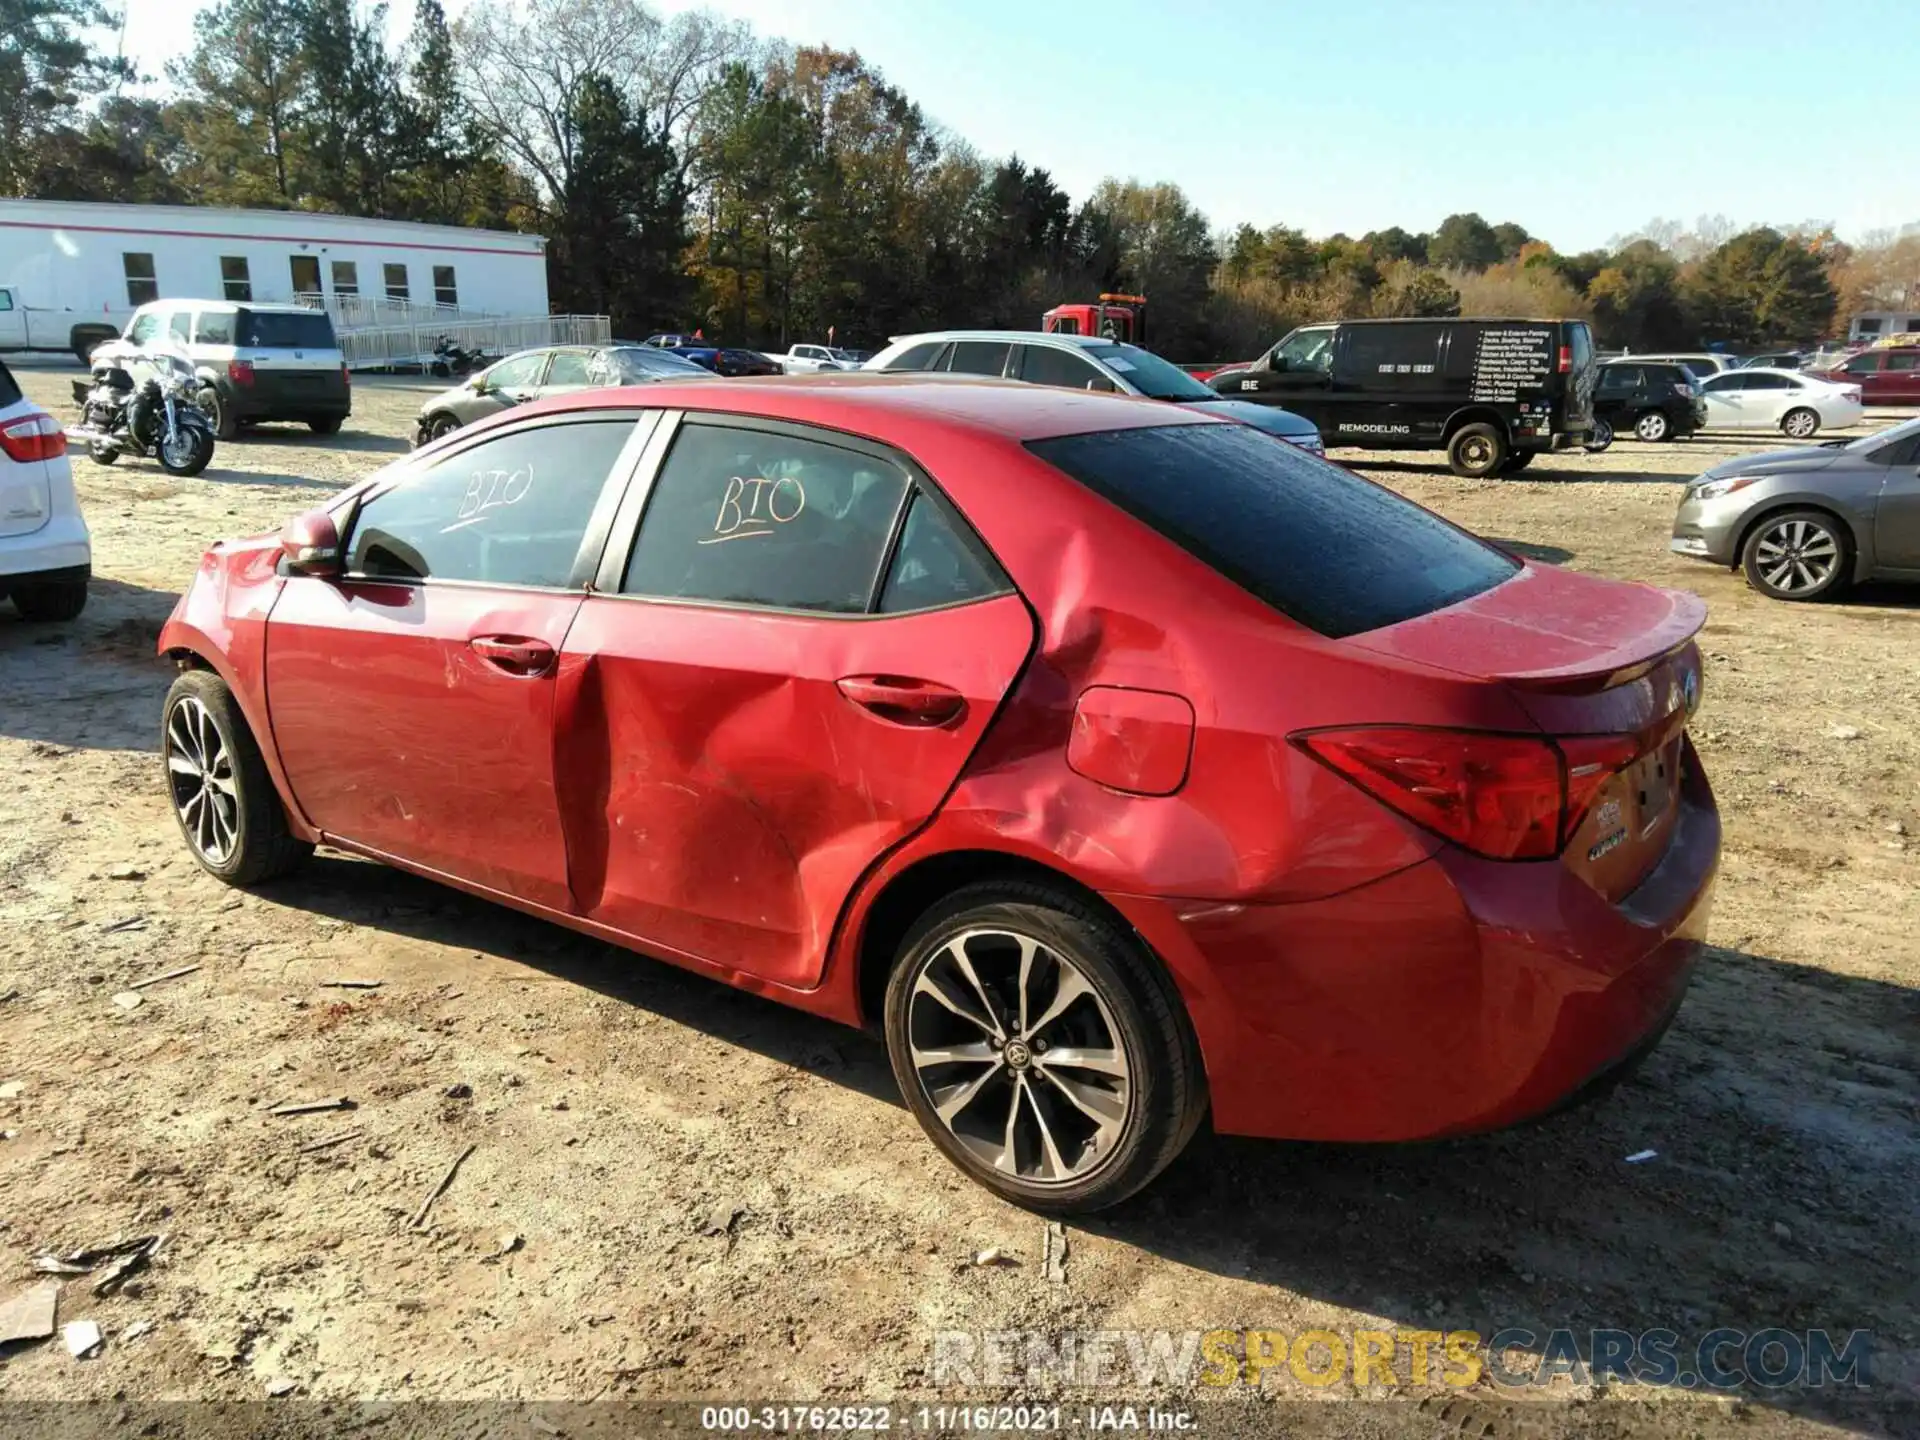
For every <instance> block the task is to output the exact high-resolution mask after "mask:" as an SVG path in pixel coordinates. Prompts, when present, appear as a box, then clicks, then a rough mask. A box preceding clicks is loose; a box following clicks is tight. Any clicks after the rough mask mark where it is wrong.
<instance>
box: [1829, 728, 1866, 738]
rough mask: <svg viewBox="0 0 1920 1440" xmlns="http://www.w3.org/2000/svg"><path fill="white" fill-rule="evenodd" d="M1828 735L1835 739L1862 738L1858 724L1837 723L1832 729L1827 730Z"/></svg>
mask: <svg viewBox="0 0 1920 1440" xmlns="http://www.w3.org/2000/svg"><path fill="white" fill-rule="evenodd" d="M1827 735H1828V737H1829V738H1831V739H1834V740H1858V739H1859V738H1860V727H1859V726H1858V725H1835V726H1834V727H1833V728H1832V729H1831V730H1829V731H1827Z"/></svg>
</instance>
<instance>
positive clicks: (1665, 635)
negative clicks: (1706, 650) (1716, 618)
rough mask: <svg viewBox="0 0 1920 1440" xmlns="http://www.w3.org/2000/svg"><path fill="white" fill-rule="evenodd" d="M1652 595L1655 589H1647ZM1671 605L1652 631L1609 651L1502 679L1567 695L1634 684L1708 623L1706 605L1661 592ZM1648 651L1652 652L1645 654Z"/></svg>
mask: <svg viewBox="0 0 1920 1440" xmlns="http://www.w3.org/2000/svg"><path fill="white" fill-rule="evenodd" d="M1645 588H1646V589H1649V590H1654V589H1656V587H1654V586H1651V585H1649V586H1646V587H1645ZM1658 593H1660V594H1662V595H1665V596H1667V597H1668V598H1669V599H1670V600H1671V601H1672V602H1673V603H1672V608H1671V609H1670V610H1669V611H1668V614H1667V618H1666V619H1665V620H1664V621H1662V622H1660V623H1659V624H1657V625H1656V626H1655V627H1654V628H1653V629H1652V630H1650V631H1645V630H1643V631H1640V632H1639V633H1637V634H1635V635H1634V636H1633V637H1632V638H1631V639H1630V640H1627V641H1623V642H1622V643H1621V644H1620V645H1618V646H1616V647H1615V648H1614V649H1613V650H1611V651H1600V652H1598V653H1596V654H1594V655H1591V656H1586V657H1583V658H1582V659H1580V660H1577V661H1572V662H1570V663H1568V664H1565V665H1555V666H1551V667H1548V668H1546V669H1541V670H1520V671H1511V672H1502V674H1501V679H1503V680H1505V681H1506V682H1507V683H1508V684H1509V685H1514V686H1518V687H1519V688H1520V689H1522V690H1544V691H1551V692H1557V693H1561V694H1565V693H1568V692H1579V693H1585V692H1590V691H1594V690H1610V689H1612V688H1613V687H1614V686H1615V685H1625V684H1627V683H1629V682H1630V681H1634V680H1638V679H1639V678H1640V677H1641V676H1642V675H1646V674H1649V673H1651V672H1652V671H1654V670H1656V669H1658V668H1659V667H1660V666H1661V665H1663V664H1665V663H1666V662H1667V661H1668V660H1670V659H1672V658H1673V656H1675V655H1676V654H1678V653H1679V652H1680V651H1682V650H1684V649H1686V648H1687V646H1689V645H1691V644H1692V643H1693V637H1694V636H1695V635H1697V634H1699V633H1700V629H1701V627H1702V626H1703V625H1705V624H1706V623H1707V603H1706V601H1704V600H1702V599H1701V598H1700V597H1699V596H1698V595H1689V594H1688V593H1687V592H1686V591H1684V590H1664V589H1661V590H1659V591H1658ZM1650 647H1656V648H1652V650H1651V653H1649V649H1650Z"/></svg>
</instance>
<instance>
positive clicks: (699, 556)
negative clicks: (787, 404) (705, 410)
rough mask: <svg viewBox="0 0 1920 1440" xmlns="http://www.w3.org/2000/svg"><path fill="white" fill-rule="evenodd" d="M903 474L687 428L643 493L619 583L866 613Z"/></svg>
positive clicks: (758, 434)
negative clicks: (643, 505)
mask: <svg viewBox="0 0 1920 1440" xmlns="http://www.w3.org/2000/svg"><path fill="white" fill-rule="evenodd" d="M907 484H908V480H907V473H906V470H905V469H904V468H903V467H902V466H900V465H897V464H894V463H892V462H889V461H887V460H883V459H881V458H879V457H877V456H875V455H872V454H870V453H868V452H866V451H863V450H851V449H846V448H844V447H842V446H838V445H830V444H826V443H823V442H820V441H815V440H808V439H802V438H800V437H798V436H795V435H793V434H790V433H787V432H784V431H769V430H758V429H744V428H737V427H734V426H729V425H709V424H688V425H687V426H685V428H683V429H682V430H681V432H680V435H679V436H678V438H677V439H675V441H674V442H673V449H672V450H671V451H669V452H668V455H667V458H666V462H665V463H664V464H663V465H662V466H661V468H660V474H659V476H658V477H657V478H656V479H655V481H654V484H653V493H652V494H651V495H650V496H649V497H648V499H647V509H646V514H645V516H644V517H643V518H642V519H641V522H640V535H639V539H638V540H637V541H636V542H635V545H634V549H633V556H632V559H631V560H630V561H629V562H628V565H627V574H626V578H625V580H624V582H623V583H622V585H621V589H622V590H623V591H624V592H625V593H627V594H629V595H650V596H657V597H660V598H665V599H680V600H716V601H722V602H725V603H729V604H737V605H764V606H770V607H774V608H777V609H783V610H819V611H827V612H830V613H835V614H860V613H863V612H864V611H865V610H866V609H867V608H868V605H869V603H870V601H871V600H872V598H873V590H874V582H875V580H876V579H877V578H878V576H879V573H880V564H881V560H882V558H883V556H884V555H885V552H886V548H887V543H888V541H889V540H890V539H891V538H892V535H893V527H894V521H895V519H896V518H897V516H898V515H899V511H900V505H901V502H902V501H903V500H904V499H905V497H906V493H907Z"/></svg>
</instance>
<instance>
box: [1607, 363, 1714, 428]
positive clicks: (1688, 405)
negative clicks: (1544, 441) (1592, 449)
mask: <svg viewBox="0 0 1920 1440" xmlns="http://www.w3.org/2000/svg"><path fill="white" fill-rule="evenodd" d="M1706 420H1707V404H1706V401H1705V400H1704V399H1702V398H1701V394H1700V382H1699V381H1698V380H1697V379H1695V378H1694V375H1693V372H1692V371H1691V370H1688V369H1687V368H1685V367H1684V366H1681V365H1663V364H1658V363H1656V362H1653V361H1648V360H1609V361H1608V362H1607V363H1606V364H1604V365H1602V366H1601V367H1600V378H1599V380H1598V381H1597V382H1596V383H1595V385H1594V387H1593V426H1594V440H1595V443H1596V444H1600V445H1603V446H1604V444H1605V443H1606V441H1607V440H1608V439H1610V438H1611V437H1612V435H1613V434H1614V433H1615V432H1618V433H1620V434H1625V435H1632V436H1633V437H1634V438H1635V439H1638V440H1651V441H1659V440H1674V439H1681V440H1684V439H1685V438H1686V437H1687V436H1689V435H1691V434H1692V433H1693V432H1694V431H1696V430H1698V429H1699V428H1700V427H1701V426H1702V425H1704V424H1706Z"/></svg>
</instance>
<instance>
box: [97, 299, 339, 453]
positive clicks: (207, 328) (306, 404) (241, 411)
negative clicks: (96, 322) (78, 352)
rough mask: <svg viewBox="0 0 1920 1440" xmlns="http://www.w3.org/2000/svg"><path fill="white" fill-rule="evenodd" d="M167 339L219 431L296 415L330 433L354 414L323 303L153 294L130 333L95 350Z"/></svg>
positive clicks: (227, 433)
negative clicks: (194, 377)
mask: <svg viewBox="0 0 1920 1440" xmlns="http://www.w3.org/2000/svg"><path fill="white" fill-rule="evenodd" d="M153 344H165V345H168V346H170V347H172V348H176V349H184V350H185V351H186V353H187V354H188V355H189V356H190V357H191V358H192V360H193V366H194V369H195V370H196V371H197V372H198V373H199V375H200V378H201V380H202V382H203V383H204V384H205V387H206V388H205V389H204V390H203V391H202V392H201V404H202V405H203V406H204V407H205V408H206V411H207V415H208V417H209V418H210V419H211V420H212V421H213V428H214V433H215V434H216V435H218V436H219V438H220V439H222V440H231V439H233V437H234V436H235V435H237V434H239V432H240V427H241V426H242V425H251V424H254V423H255V422H257V421H261V420H295V421H300V422H302V423H304V424H305V425H306V426H307V427H308V428H309V429H310V430H312V431H313V433H314V434H316V435H331V434H333V433H334V432H335V431H337V430H338V429H339V428H340V426H341V424H342V422H344V421H345V420H346V418H347V416H349V415H351V414H352V413H353V384H352V381H351V380H350V378H349V377H348V375H347V364H346V357H345V356H343V355H342V354H341V353H340V342H339V340H338V339H337V338H335V336H334V333H333V320H332V319H331V318H330V317H329V316H328V314H327V312H326V311H324V310H314V309H311V308H309V307H307V306H305V305H255V304H251V303H241V302H235V301H230V300H156V301H154V302H152V303H151V304H148V305H142V306H141V307H140V308H139V309H138V310H136V311H134V312H133V317H132V318H131V319H130V320H128V321H127V329H126V333H125V334H124V335H122V336H121V337H120V339H118V340H112V341H108V342H107V343H106V344H105V345H102V346H101V347H100V348H99V349H97V350H95V351H94V353H93V359H94V363H95V364H98V363H99V362H100V361H101V360H103V359H110V358H112V357H113V355H114V352H115V350H116V349H117V348H118V347H127V346H131V347H136V348H137V347H140V346H144V345H153Z"/></svg>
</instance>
